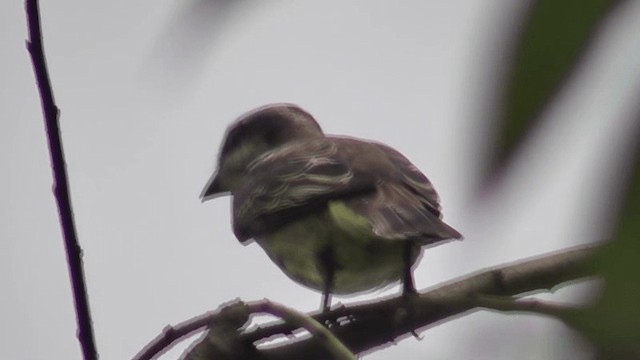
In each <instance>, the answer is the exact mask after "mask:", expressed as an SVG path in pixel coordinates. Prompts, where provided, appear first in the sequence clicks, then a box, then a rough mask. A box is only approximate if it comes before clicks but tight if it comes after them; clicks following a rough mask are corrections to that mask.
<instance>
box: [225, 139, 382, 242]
mask: <svg viewBox="0 0 640 360" xmlns="http://www.w3.org/2000/svg"><path fill="white" fill-rule="evenodd" d="M339 145H340V144H339V143H338V142H335V141H332V140H331V139H328V138H324V139H318V140H311V141H306V142H304V143H294V144H291V145H287V146H283V147H280V148H278V149H277V150H275V151H272V152H269V153H266V154H265V155H263V156H261V157H260V158H258V159H256V160H255V161H254V162H253V163H251V164H250V166H249V173H248V175H247V179H246V181H245V183H244V184H243V186H242V187H241V188H240V189H239V190H238V191H237V192H236V193H235V194H234V200H233V208H234V210H233V212H234V232H235V234H236V236H237V237H238V239H239V240H240V241H241V242H244V241H246V240H248V239H250V238H252V237H255V236H256V235H259V234H261V233H263V232H265V231H268V230H270V229H276V228H278V227H279V226H281V225H283V224H285V223H287V222H289V221H291V220H292V219H293V218H296V217H300V216H303V215H305V214H308V213H311V212H313V211H315V210H318V209H321V208H323V207H326V205H327V202H328V201H330V200H332V199H337V198H345V197H354V196H357V195H359V194H364V193H367V192H371V191H374V190H375V180H374V179H373V178H371V177H368V176H362V174H357V173H356V169H354V168H353V166H351V165H352V164H350V163H349V162H348V161H345V159H344V158H343V156H342V155H341V154H340V151H339V150H340V146H339Z"/></svg>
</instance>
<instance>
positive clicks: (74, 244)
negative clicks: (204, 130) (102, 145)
mask: <svg viewBox="0 0 640 360" xmlns="http://www.w3.org/2000/svg"><path fill="white" fill-rule="evenodd" d="M25 9H26V13H27V24H28V27H29V40H28V41H27V50H28V51H29V54H30V56H31V61H32V63H33V71H34V73H35V77H36V82H37V84H38V90H39V92H40V101H41V103H42V111H43V115H44V121H45V126H46V131H47V139H48V141H49V153H50V156H51V166H52V168H53V177H54V182H53V192H54V195H55V198H56V202H57V205H58V214H59V216H60V225H61V226H62V233H63V237H64V243H65V249H66V253H67V263H68V266H69V275H70V277H71V286H72V288H73V297H74V301H75V309H76V317H77V321H78V339H79V340H80V345H81V347H82V353H83V356H84V359H85V360H94V359H97V358H98V354H97V351H96V346H95V341H94V335H93V327H92V321H91V314H90V312H89V301H88V298H87V289H86V286H85V282H84V272H83V269H82V249H81V248H80V245H79V244H78V239H77V236H76V229H75V225H74V222H73V211H72V209H71V200H70V196H69V186H68V181H67V172H66V166H65V161H64V153H63V151H62V141H61V140H60V128H59V126H58V114H59V110H58V107H57V106H56V104H55V101H54V99H53V91H52V90H51V83H50V81H49V74H48V71H47V63H46V60H45V55H44V49H43V45H42V31H41V29H40V14H39V11H38V1H37V0H26V2H25Z"/></svg>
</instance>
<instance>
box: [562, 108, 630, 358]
mask: <svg viewBox="0 0 640 360" xmlns="http://www.w3.org/2000/svg"><path fill="white" fill-rule="evenodd" d="M636 125H637V126H636V129H637V131H636V137H635V139H636V143H635V151H634V152H635V154H631V155H633V156H634V157H633V158H632V160H631V161H628V163H629V164H631V166H632V169H631V174H630V176H629V179H628V182H627V183H628V186H627V189H626V191H625V193H624V194H625V195H624V198H623V200H622V204H621V206H620V211H619V213H618V217H617V218H618V224H617V227H616V232H615V235H614V237H613V241H612V242H611V244H610V245H609V247H608V248H606V249H605V250H604V251H603V252H602V253H601V254H600V256H599V260H598V261H597V263H596V264H595V265H596V266H597V267H598V270H599V272H601V273H602V274H603V275H604V277H605V285H604V290H603V292H602V294H601V297H600V298H599V299H598V300H597V301H596V303H595V304H594V307H593V308H592V309H590V310H588V311H586V312H585V313H583V314H581V316H579V317H578V318H576V319H574V322H573V324H574V326H575V327H576V328H577V329H578V330H580V331H581V333H582V334H583V335H584V336H585V337H587V338H588V339H589V340H591V341H592V342H593V343H594V345H595V346H596V348H597V349H598V351H599V356H600V358H601V359H640V116H639V117H638V123H637V124H636ZM627 160H629V159H627Z"/></svg>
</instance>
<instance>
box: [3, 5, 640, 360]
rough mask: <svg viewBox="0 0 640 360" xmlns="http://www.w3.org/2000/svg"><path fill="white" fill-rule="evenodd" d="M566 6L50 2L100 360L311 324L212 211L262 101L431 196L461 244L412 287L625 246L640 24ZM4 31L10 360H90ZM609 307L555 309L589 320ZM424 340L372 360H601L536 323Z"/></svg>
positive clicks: (47, 25)
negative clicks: (191, 322)
mask: <svg viewBox="0 0 640 360" xmlns="http://www.w3.org/2000/svg"><path fill="white" fill-rule="evenodd" d="M553 4H554V2H553V1H519V2H513V1H504V0H453V1H447V2H444V1H439V2H436V1H417V0H415V1H413V0H411V1H404V2H402V3H394V2H390V1H383V0H367V1H352V2H347V3H345V2H342V1H323V2H288V1H270V2H251V1H240V0H236V1H229V0H226V1H221V0H218V1H213V0H185V1H180V2H178V1H167V0H156V1H149V0H136V1H110V2H101V3H96V2H84V1H78V0H58V1H55V2H43V3H42V4H41V16H42V26H43V34H44V44H45V52H46V55H47V61H48V66H49V71H50V76H51V81H52V84H53V90H54V95H55V98H56V101H57V104H58V106H59V107H60V108H61V116H60V122H61V131H62V138H63V145H64V150H65V155H66V161H67V168H68V171H69V179H70V187H71V196H72V201H73V206H74V212H75V220H76V223H77V228H78V235H79V239H80V242H81V245H82V247H83V250H84V263H85V271H86V281H87V285H88V291H89V300H90V305H91V310H92V315H93V320H94V330H95V335H96V340H97V346H98V351H99V353H100V356H101V358H103V359H123V358H131V357H132V356H133V355H135V354H136V353H137V352H138V351H139V350H140V349H141V348H142V347H143V346H144V345H146V343H147V342H148V341H150V340H151V339H152V338H153V337H155V336H156V335H157V334H158V333H159V332H160V331H161V330H162V328H163V327H164V326H166V325H167V324H175V323H178V322H180V321H183V320H185V319H188V318H190V317H192V316H194V315H198V314H200V313H202V312H205V311H208V310H212V309H215V308H217V307H218V305H219V304H221V303H223V302H226V301H228V300H231V299H234V298H237V297H240V298H242V299H244V300H254V299H261V298H269V299H271V300H274V301H278V302H281V303H283V304H285V305H288V306H291V307H294V308H296V309H298V310H301V311H309V310H315V309H317V308H318V306H319V302H320V295H319V294H318V293H316V292H314V291H311V290H309V289H306V288H303V287H301V286H299V285H297V284H295V283H293V282H292V281H290V280H289V279H288V278H287V277H286V276H284V275H283V274H282V273H281V272H280V270H279V269H278V268H277V267H276V266H274V265H273V264H272V263H271V262H270V260H269V259H268V258H267V256H265V254H264V253H263V252H262V250H261V249H260V248H259V247H258V246H257V245H255V244H253V245H250V246H247V247H244V246H241V245H240V244H239V243H238V241H237V240H236V239H235V237H234V236H233V234H232V232H231V227H230V219H229V208H230V204H229V199H228V198H222V199H217V200H215V201H212V202H207V203H206V204H201V203H200V200H199V198H198V196H199V194H200V191H201V190H202V188H203V187H204V185H205V183H206V181H207V180H208V178H209V176H210V175H211V172H212V171H213V170H214V169H215V165H216V163H215V161H216V155H217V152H218V148H219V146H220V141H221V139H222V137H223V135H224V131H225V129H226V127H227V125H228V124H229V123H230V122H231V121H233V120H234V119H235V118H236V117H237V116H238V115H240V114H242V113H244V112H245V111H248V110H250V109H252V108H254V107H257V106H260V105H264V104H267V103H272V102H292V103H296V104H298V105H300V106H302V107H303V108H305V109H306V110H308V111H309V112H310V113H311V114H313V115H314V116H315V117H316V119H317V120H318V122H319V123H320V124H321V125H322V127H323V128H324V130H325V131H326V132H327V133H330V134H342V135H349V136H355V137H362V138H367V139H373V140H376V141H380V142H383V143H386V144H388V145H390V146H392V147H394V148H396V149H398V150H399V151H401V152H402V153H404V154H405V155H406V156H407V157H408V158H409V159H410V160H412V161H413V162H414V164H415V165H416V166H418V167H419V168H420V169H421V170H422V171H423V172H424V173H425V174H426V175H427V176H428V177H429V178H430V180H431V181H432V182H433V183H434V185H435V187H436V189H437V190H438V192H439V193H440V196H441V198H442V204H443V212H444V219H445V221H446V222H447V223H449V224H451V225H452V226H454V227H455V228H457V229H458V230H460V231H461V232H462V233H463V234H464V235H465V240H464V241H462V242H454V243H448V244H446V245H443V246H440V247H436V248H431V249H429V250H428V251H426V253H425V256H424V257H423V258H422V262H421V264H420V266H419V267H418V268H417V269H416V270H415V277H416V282H417V286H418V287H419V288H427V287H431V286H435V285H437V284H438V283H441V282H444V281H447V280H449V279H452V278H454V277H457V276H461V275H464V274H467V273H469V272H473V271H477V270H480V269H482V268H486V267H489V266H494V265H498V264H501V263H505V262H512V261H515V260H518V259H521V258H524V257H529V256H534V255H538V254H542V253H545V252H551V251H555V250H560V249H563V248H567V247H570V246H574V245H580V244H587V243H592V242H595V241H600V240H602V239H605V238H611V237H612V236H614V235H612V234H620V231H621V230H620V228H621V226H622V225H620V224H621V221H619V219H620V218H622V217H621V216H620V214H621V212H620V210H619V209H620V206H621V205H620V204H622V202H621V201H620V199H628V196H627V194H628V190H625V189H628V188H629V187H628V183H629V182H628V181H627V179H628V176H627V175H629V174H631V173H632V172H633V171H634V166H635V164H636V162H634V161H635V160H634V157H633V156H631V154H632V149H633V148H632V146H634V141H635V140H636V138H637V137H636V136H635V134H638V133H639V132H638V121H637V120H638V118H639V117H638V114H639V113H640V108H638V99H639V96H638V95H639V94H640V42H638V41H637V34H639V33H640V22H639V21H637V19H638V17H639V16H640V2H637V1H577V2H576V1H567V2H564V4H563V5H561V6H559V7H554V6H553ZM0 29H1V31H0V37H1V40H0V51H1V52H2V59H1V60H0V78H2V80H3V83H4V84H5V85H4V86H2V87H1V89H0V102H1V103H0V118H1V119H2V124H3V131H1V132H0V168H1V169H2V175H1V176H0V197H1V198H2V199H3V205H2V206H1V207H0V225H1V226H0V274H1V277H0V289H2V290H1V291H2V293H3V295H2V296H0V318H2V319H3V320H4V321H3V325H2V326H0V358H5V359H40V358H52V359H79V358H81V353H80V349H79V346H78V343H77V340H76V323H75V315H74V309H73V301H72V298H71V291H70V284H69V279H68V274H67V265H66V257H65V254H64V249H63V242H62V239H61V232H60V227H59V223H58V215H57V209H56V207H55V202H54V197H53V195H52V192H51V184H52V177H51V170H50V163H49V155H48V149H47V142H46V138H45V132H44V124H43V120H42V115H41V108H40V103H39V97H38V94H37V88H36V86H35V81H34V76H33V72H32V68H31V63H30V59H29V57H28V53H27V51H26V49H25V39H26V37H27V35H26V20H25V16H24V9H23V4H22V2H20V1H12V2H8V1H6V2H3V3H2V4H1V5H0ZM636 194H637V193H636ZM623 212H624V211H623ZM635 219H636V220H634V221H632V223H634V224H636V225H637V223H638V220H637V217H636V218H635ZM621 249H623V250H621V251H623V252H626V253H629V249H633V250H637V246H636V247H634V248H629V247H624V246H622V247H621ZM615 254H616V253H615V252H614V257H615ZM636 254H637V252H636ZM619 263H620V262H619ZM621 263H622V264H626V263H624V262H621ZM603 266H604V267H605V268H606V266H607V263H606V261H605V262H604V265H603ZM626 269H627V270H625V271H626V272H627V273H628V272H629V271H630V270H629V269H628V268H626ZM636 274H637V273H636ZM634 278H635V276H634ZM625 281H627V280H625ZM630 281H635V282H634V285H637V280H630ZM595 287H596V285H594V284H593V283H588V282H587V283H581V284H576V285H572V286H570V287H566V288H563V289H561V290H559V291H557V292H556V293H555V294H553V295H546V294H545V295H544V296H540V297H541V298H544V299H553V300H558V301H574V302H578V301H584V299H585V297H586V298H590V297H592V296H593V292H594V288H595ZM635 289H637V288H635ZM397 291H399V289H397V288H392V289H388V290H387V291H386V292H385V293H386V294H389V293H395V292H397ZM380 295H382V293H374V294H368V295H364V296H360V297H347V298H344V297H336V298H335V299H334V303H336V302H342V303H350V302H354V301H359V300H363V299H372V298H373V297H375V296H380ZM605 298H606V296H605ZM632 298H633V297H632ZM421 335H422V336H423V339H422V340H416V339H415V338H412V337H410V338H407V339H404V340H402V341H400V342H399V343H398V344H396V345H393V346H390V347H388V348H386V349H383V350H380V351H378V352H375V353H371V354H369V355H365V357H364V358H365V359H370V360H374V359H390V358H398V359H424V358H428V359H470V358H473V359H512V358H518V359H577V358H581V359H583V358H590V357H591V351H592V345H589V344H588V342H587V341H585V339H584V338H583V337H581V336H579V335H578V334H577V333H576V332H575V331H574V330H572V329H570V328H568V327H567V326H565V325H564V324H563V323H561V322H560V321H557V320H555V319H551V318H543V317H539V316H534V315H505V314H496V313H491V312H487V311H482V312H476V313H473V314H471V315H469V316H465V317H461V318H459V319H456V320H452V321H448V322H446V323H443V324H440V325H438V326H435V327H432V328H429V329H426V330H424V331H422V332H421ZM190 342H191V340H188V341H186V342H184V343H182V344H180V345H178V346H177V347H176V348H175V349H173V350H171V351H169V352H168V353H167V354H165V355H164V357H162V358H164V359H174V358H177V357H178V356H179V355H180V354H181V353H182V351H183V350H184V348H185V347H186V346H187V345H188V344H189V343H190Z"/></svg>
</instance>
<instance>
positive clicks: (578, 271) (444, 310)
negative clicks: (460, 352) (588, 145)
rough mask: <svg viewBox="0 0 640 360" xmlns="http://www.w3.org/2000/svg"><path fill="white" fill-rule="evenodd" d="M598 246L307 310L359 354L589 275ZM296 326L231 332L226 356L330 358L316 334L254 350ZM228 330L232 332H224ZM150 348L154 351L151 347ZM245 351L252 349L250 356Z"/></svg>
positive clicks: (175, 331)
mask: <svg viewBox="0 0 640 360" xmlns="http://www.w3.org/2000/svg"><path fill="white" fill-rule="evenodd" d="M599 249H600V246H587V247H578V248H572V249H568V250H563V251H560V252H555V253H551V254H546V255H543V256H539V257H535V258H530V259H525V260H522V261H518V262H516V263H512V264H506V265H502V266H500V267H496V268H493V269H488V270H483V271H480V272H477V273H474V274H470V275H467V276H464V277H462V278H458V279H454V280H452V281H450V282H448V283H445V284H441V285H438V286H436V287H434V288H432V289H427V290H425V291H423V292H421V294H420V295H419V296H418V297H415V298H404V297H394V298H387V299H382V300H381V299H378V300H376V302H370V303H362V304H356V305H349V306H340V307H338V308H335V309H333V310H332V311H331V312H329V313H327V314H318V313H312V314H310V315H311V316H312V317H313V318H314V319H316V320H318V322H320V323H327V322H328V323H329V324H332V326H330V330H331V331H332V332H333V334H334V335H335V336H336V337H337V338H338V339H339V340H340V341H341V342H342V343H344V344H345V345H346V346H347V348H349V350H350V351H351V352H353V353H354V354H359V353H363V352H366V351H369V350H371V349H373V348H375V347H380V346H383V345H385V344H388V343H390V342H393V341H395V340H397V339H398V338H402V337H406V336H410V335H412V334H415V331H417V330H420V329H424V328H426V327H428V326H433V325H434V324H436V323H438V322H441V321H444V320H445V319H451V318H453V317H455V316H460V315H464V314H468V313H470V312H471V311H475V309H477V308H478V307H481V306H485V307H486V306H488V303H487V301H486V296H485V295H491V296H504V297H511V296H514V297H515V296H518V295H521V294H523V293H529V292H533V291H543V290H545V289H547V290H548V289H552V288H555V287H557V286H559V285H561V284H563V283H566V282H568V281H575V280H577V279H580V278H583V277H586V276H590V275H593V270H592V269H591V266H590V263H591V259H592V256H593V255H594V254H595V253H596V252H597V250H599ZM478 295H483V297H482V298H483V299H484V300H483V301H476V300H475V299H476V298H477V297H478ZM514 306H516V305H514ZM494 308H495V306H494ZM526 309H527V308H526V307H525V306H521V307H520V309H519V310H526ZM538 309H539V308H538ZM531 310H536V309H535V308H531ZM220 316H221V312H220V311H217V312H212V313H208V314H205V315H202V316H200V317H198V318H194V319H193V320H188V321H185V322H183V323H181V324H180V325H179V327H175V328H170V329H171V331H165V332H164V333H163V334H161V335H160V336H158V338H156V339H155V340H153V341H152V342H151V343H149V344H148V345H147V346H146V347H145V349H143V350H142V351H141V352H140V353H139V354H138V355H136V356H135V357H134V359H135V360H146V359H152V358H153V357H155V356H156V355H157V353H158V351H161V350H158V349H162V348H163V347H164V348H165V350H166V348H168V347H170V346H171V344H172V343H173V342H175V341H176V340H178V339H180V338H183V337H185V336H187V335H188V334H189V333H192V332H194V331H196V330H198V329H201V328H202V327H204V326H207V325H209V324H210V323H211V321H212V319H216V318H218V317H220ZM296 328H297V326H293V325H291V324H288V323H275V324H271V325H266V326H263V327H260V328H256V329H253V330H250V331H245V332H244V333H240V334H238V333H237V332H235V334H234V335H233V336H235V339H234V341H235V343H234V344H236V346H235V347H234V349H237V351H238V353H237V354H243V355H244V356H243V357H240V356H236V357H234V356H231V357H229V355H228V354H227V357H226V358H230V359H234V358H255V359H297V358H304V359H305V360H311V359H324V358H331V355H330V354H329V353H327V351H326V350H325V349H324V348H323V347H322V346H319V343H318V342H317V340H315V339H314V338H310V339H305V340H300V341H296V342H295V343H289V344H286V345H283V346H279V347H276V348H269V349H260V350H259V351H257V352H256V351H255V348H254V345H253V344H254V343H259V342H261V341H265V340H268V339H271V338H274V337H276V336H279V335H290V334H292V333H293V332H294V331H295V330H296ZM210 329H211V330H210V332H212V331H214V329H213V327H210ZM226 336H231V335H229V334H228V333H227V334H226ZM202 342H203V341H201V342H200V343H199V344H198V345H196V346H199V345H201V344H202ZM160 344H161V345H160ZM151 349H153V351H150V350H151ZM247 354H255V355H252V356H251V357H249V356H247Z"/></svg>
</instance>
